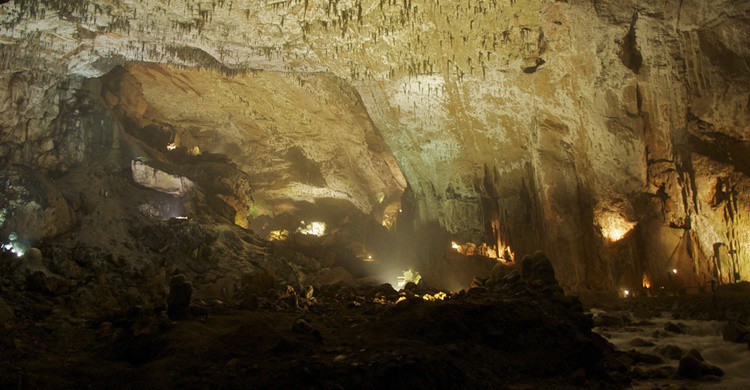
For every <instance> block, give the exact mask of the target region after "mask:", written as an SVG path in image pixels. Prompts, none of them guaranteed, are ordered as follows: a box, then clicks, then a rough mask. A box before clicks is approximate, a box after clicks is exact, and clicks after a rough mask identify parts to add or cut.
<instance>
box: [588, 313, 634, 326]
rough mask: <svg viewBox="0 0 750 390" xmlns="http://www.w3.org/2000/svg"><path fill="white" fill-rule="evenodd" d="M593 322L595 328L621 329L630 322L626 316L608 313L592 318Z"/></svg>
mask: <svg viewBox="0 0 750 390" xmlns="http://www.w3.org/2000/svg"><path fill="white" fill-rule="evenodd" d="M593 320H594V326H595V327H597V328H622V327H624V326H625V325H626V324H629V323H630V322H631V321H630V317H628V316H627V315H626V314H608V313H599V314H597V315H595V316H594V318H593Z"/></svg>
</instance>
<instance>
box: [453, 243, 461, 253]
mask: <svg viewBox="0 0 750 390" xmlns="http://www.w3.org/2000/svg"><path fill="white" fill-rule="evenodd" d="M451 248H453V250H456V251H457V250H458V249H459V248H461V245H458V244H457V243H456V242H455V241H453V242H451Z"/></svg>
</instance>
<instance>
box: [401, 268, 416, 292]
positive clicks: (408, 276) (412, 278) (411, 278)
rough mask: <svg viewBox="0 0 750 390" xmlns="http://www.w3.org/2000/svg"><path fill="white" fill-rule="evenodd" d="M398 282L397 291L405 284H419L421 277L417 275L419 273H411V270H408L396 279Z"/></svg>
mask: <svg viewBox="0 0 750 390" xmlns="http://www.w3.org/2000/svg"><path fill="white" fill-rule="evenodd" d="M396 279H397V280H398V282H397V284H398V288H399V290H400V289H402V288H404V286H406V284H407V283H410V282H413V283H414V284H419V281H420V280H422V276H421V275H420V274H419V272H415V271H412V270H411V269H408V270H406V271H404V272H403V274H402V275H401V276H399V277H397V278H396Z"/></svg>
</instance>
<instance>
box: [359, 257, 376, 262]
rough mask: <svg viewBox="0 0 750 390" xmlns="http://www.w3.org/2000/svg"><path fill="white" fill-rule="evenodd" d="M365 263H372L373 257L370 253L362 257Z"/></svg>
mask: <svg viewBox="0 0 750 390" xmlns="http://www.w3.org/2000/svg"><path fill="white" fill-rule="evenodd" d="M362 261H364V262H365V263H373V262H375V259H373V258H372V255H367V257H365V258H364V259H362Z"/></svg>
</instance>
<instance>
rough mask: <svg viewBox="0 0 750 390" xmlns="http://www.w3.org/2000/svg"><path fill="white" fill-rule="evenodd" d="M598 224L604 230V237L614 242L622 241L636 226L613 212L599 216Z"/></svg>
mask: <svg viewBox="0 0 750 390" xmlns="http://www.w3.org/2000/svg"><path fill="white" fill-rule="evenodd" d="M598 224H599V226H600V227H601V228H602V235H604V237H605V238H607V239H608V240H609V241H612V242H616V241H620V240H622V239H623V238H624V237H625V236H626V235H627V234H628V233H630V231H631V230H633V228H634V227H635V225H636V224H635V222H630V221H628V220H626V219H625V218H623V217H622V216H620V215H619V214H617V213H613V212H609V213H606V214H604V215H602V216H599V218H598Z"/></svg>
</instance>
